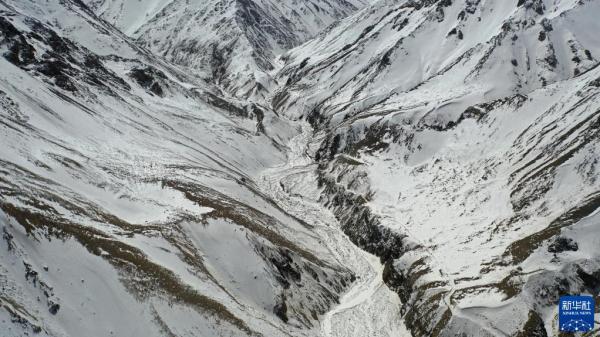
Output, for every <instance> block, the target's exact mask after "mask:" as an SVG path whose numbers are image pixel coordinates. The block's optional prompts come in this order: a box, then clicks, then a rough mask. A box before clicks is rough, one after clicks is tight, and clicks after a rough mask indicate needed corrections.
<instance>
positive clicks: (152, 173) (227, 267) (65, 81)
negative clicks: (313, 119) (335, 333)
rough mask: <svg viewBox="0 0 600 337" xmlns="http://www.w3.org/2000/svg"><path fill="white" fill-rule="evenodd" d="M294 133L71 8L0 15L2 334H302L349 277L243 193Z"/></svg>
mask: <svg viewBox="0 0 600 337" xmlns="http://www.w3.org/2000/svg"><path fill="white" fill-rule="evenodd" d="M136 2H137V1H136ZM296 134H297V130H296V129H295V127H294V126H293V125H292V124H291V123H290V122H289V121H287V120H284V119H282V118H280V117H279V116H277V115H276V114H275V113H274V112H273V111H272V110H271V109H269V108H268V107H266V106H261V105H260V104H250V103H249V102H244V101H240V100H238V99H235V98H232V97H231V96H230V95H227V94H224V93H223V92H222V91H220V90H219V89H217V88H216V86H215V85H213V84H209V83H207V82H205V81H204V80H203V79H202V78H199V77H197V76H195V75H194V74H193V73H192V72H190V71H189V70H187V69H184V68H179V67H178V66H176V65H173V64H171V63H169V62H166V61H164V60H163V59H162V58H160V57H158V56H156V55H154V54H152V53H150V52H149V51H147V50H145V49H143V48H141V47H139V46H138V45H137V44H135V43H133V42H132V41H131V40H129V39H128V38H127V37H125V36H124V35H123V34H122V33H121V32H119V31H118V30H117V29H116V28H115V27H113V26H111V25H110V24H108V23H106V22H105V21H103V20H101V19H99V18H98V17H96V16H95V14H94V13H93V12H91V11H90V9H89V8H88V7H87V6H85V5H84V4H82V3H81V2H79V1H70V0H66V1H65V0H49V1H8V2H7V1H4V2H0V143H1V144H2V146H0V228H1V229H0V231H1V232H2V240H0V252H1V253H0V331H1V332H0V335H2V336H3V337H5V336H6V337H13V336H15V337H21V336H24V335H33V334H35V335H37V336H53V337H58V336H86V335H89V334H90V331H92V332H93V334H94V335H103V336H109V335H114V336H124V335H135V336H139V335H144V336H157V337H158V336H161V337H162V336H186V335H188V336H189V335H202V336H261V335H262V336H276V335H281V332H282V331H284V333H285V335H288V336H305V335H306V331H313V330H314V328H315V326H318V324H319V316H320V315H322V314H323V313H325V312H327V311H328V310H330V308H331V307H332V306H333V305H334V304H335V303H337V302H338V300H339V297H340V295H341V294H342V293H343V292H344V291H346V289H347V288H348V286H349V285H350V284H351V282H352V279H353V277H354V275H353V273H352V271H350V270H348V269H347V268H345V267H344V266H343V265H341V264H340V262H339V261H338V260H337V259H336V258H335V257H333V256H332V255H331V252H329V251H327V250H326V249H324V248H323V246H322V244H321V243H320V242H319V240H318V238H315V237H314V236H312V235H311V233H310V229H309V228H307V227H306V224H304V223H302V222H301V221H299V220H298V219H297V218H295V217H293V216H290V215H289V214H288V213H286V212H285V211H283V210H282V209H281V208H279V207H278V206H277V204H276V203H275V202H274V201H273V200H270V199H268V198H267V197H266V196H265V195H264V194H263V193H262V192H261V191H258V190H257V187H256V185H255V184H254V182H253V180H252V179H253V177H255V176H256V174H258V172H261V171H262V170H264V169H265V168H267V167H271V166H275V165H277V164H279V163H281V162H283V161H284V160H285V158H286V155H285V152H284V146H283V144H285V143H286V142H287V141H288V140H289V139H290V138H291V137H293V136H294V135H296ZM240 284H243V285H244V286H243V287H240ZM282 294H283V296H282Z"/></svg>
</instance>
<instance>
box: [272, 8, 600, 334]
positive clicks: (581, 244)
mask: <svg viewBox="0 0 600 337" xmlns="http://www.w3.org/2000/svg"><path fill="white" fill-rule="evenodd" d="M599 11H600V7H599V3H598V2H594V1H560V2H558V1H516V0H515V1H403V2H392V1H381V2H378V3H375V4H373V6H371V7H369V8H366V9H364V10H362V11H360V12H358V13H357V14H355V15H353V16H351V17H349V18H347V19H344V20H343V21H342V22H340V23H339V24H338V25H336V26H335V27H334V28H332V29H331V30H330V31H329V32H328V33H327V34H325V35H322V36H319V37H318V38H316V39H314V40H311V41H309V42H307V43H306V44H305V45H303V46H300V47H298V48H296V49H294V50H291V51H290V52H288V53H287V54H285V55H284V56H283V58H284V59H285V60H286V65H285V66H284V67H283V69H282V71H281V72H280V73H279V74H278V77H277V79H278V82H279V83H285V85H281V86H280V89H279V92H278V93H277V95H276V96H275V98H274V100H273V106H274V107H275V108H276V110H277V111H280V113H285V114H287V115H289V116H291V117H293V118H306V119H307V120H308V121H310V122H311V123H312V124H313V126H315V128H316V129H317V131H319V133H318V134H321V135H323V136H324V137H325V140H324V141H323V142H322V144H321V147H320V150H319V152H318V153H317V155H316V159H317V160H318V161H319V162H320V170H319V176H320V184H321V185H322V186H323V188H324V190H323V195H322V202H323V203H324V204H325V205H327V206H328V207H330V208H331V209H332V210H333V211H334V212H335V213H336V215H337V217H338V219H339V220H340V221H341V222H342V224H343V228H344V231H345V232H346V233H347V234H348V235H349V236H350V237H351V239H352V240H353V241H354V242H355V243H356V244H358V245H359V246H361V247H363V248H364V249H366V250H367V251H370V252H373V253H375V254H377V255H378V256H380V257H381V258H382V260H383V261H385V263H386V271H385V272H384V278H385V279H386V283H387V284H388V285H389V286H390V287H392V288H394V289H395V290H396V291H397V292H398V294H399V295H400V297H401V299H402V301H403V303H404V310H405V315H404V320H405V324H406V325H407V327H408V328H409V329H410V330H411V332H412V334H413V336H454V335H460V334H466V335H468V336H497V335H503V336H506V335H508V336H532V335H535V336H547V335H558V331H557V328H556V327H557V324H556V320H557V312H556V310H557V309H556V303H557V301H558V296H559V295H561V294H569V293H575V294H577V293H587V294H591V295H594V296H598V292H597V289H598V286H599V285H600V277H598V275H599V274H600V257H599V256H598V254H597V253H596V252H595V250H594V249H593V248H592V247H594V246H596V245H597V244H598V240H599V238H600V233H599V232H598V227H597V226H594V225H593V224H594V223H596V222H597V221H598V215H597V209H598V208H599V207H600V204H599V202H598V200H599V199H598V193H599V192H600V185H599V183H598V180H597V179H596V178H595V177H597V176H598V174H599V173H600V172H599V171H598V166H597V161H598V159H597V158H598V157H599V155H600V152H599V147H598V146H599V144H598V139H599V138H598V130H599V128H598V127H599V125H600V124H598V123H600V119H599V118H600V113H599V111H600V97H599V96H598V95H599V94H600V91H599V87H598V83H599V80H598V79H599V78H600V67H598V55H600V50H599V49H598V48H599V47H600V40H599V39H598V37H597V36H596V34H594V33H593V32H595V31H597V29H598V28H599V26H598V24H597V22H596V20H595V19H594V15H595V14H594V13H598V12H599Z"/></svg>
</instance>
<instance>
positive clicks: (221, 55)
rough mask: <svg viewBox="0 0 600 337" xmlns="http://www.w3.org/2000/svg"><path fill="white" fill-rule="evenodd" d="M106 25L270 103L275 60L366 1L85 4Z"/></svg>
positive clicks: (99, 0)
mask: <svg viewBox="0 0 600 337" xmlns="http://www.w3.org/2000/svg"><path fill="white" fill-rule="evenodd" d="M86 2H87V3H88V4H89V5H90V7H91V8H93V9H94V11H95V12H96V13H97V14H98V15H100V16H102V17H103V18H104V19H106V20H107V21H108V22H110V23H112V24H114V25H115V26H116V27H118V28H120V29H121V30H122V31H123V32H125V33H126V34H127V35H129V36H131V37H133V38H135V39H137V40H138V42H140V43H141V44H142V45H144V46H146V47H147V48H148V49H150V50H152V51H154V52H155V53H157V54H158V55H162V56H164V57H165V58H166V59H168V60H170V61H173V62H174V63H176V64H179V65H183V66H187V67H191V68H193V69H194V71H195V72H196V73H202V74H203V76H204V77H205V78H208V79H210V80H211V81H213V82H216V83H217V84H219V85H220V86H222V87H223V88H225V89H226V90H227V91H229V92H231V93H233V94H234V95H237V96H240V97H259V98H260V97H262V96H265V95H268V88H269V87H270V86H271V85H272V78H271V77H270V76H269V72H271V71H272V70H273V69H274V68H275V66H276V63H275V56H277V55H279V54H281V53H282V52H284V51H286V50H288V49H290V48H292V47H295V46H297V45H299V44H300V43H302V42H305V41H306V40H307V39H308V38H310V37H313V36H315V35H316V34H317V33H319V32H320V31H322V30H323V29H324V28H326V27H327V26H329V25H331V24H332V23H333V22H334V21H335V20H337V19H341V18H343V17H346V16H347V15H349V14H350V13H352V12H354V11H356V10H357V9H358V8H360V7H363V6H364V5H366V3H367V1H366V0H309V1H298V0H284V1H281V0H258V1H250V0H205V1H187V0H152V1H143V2H140V1H138V0H86Z"/></svg>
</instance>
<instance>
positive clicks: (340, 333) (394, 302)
mask: <svg viewBox="0 0 600 337" xmlns="http://www.w3.org/2000/svg"><path fill="white" fill-rule="evenodd" d="M299 127H300V128H301V129H302V132H301V133H300V134H299V135H298V136H296V137H294V138H293V139H292V140H291V142H290V144H289V145H288V146H289V152H288V153H289V155H288V160H287V162H286V163H285V164H283V165H280V166H277V167H273V168H270V169H268V170H265V171H263V172H262V173H261V174H260V176H259V178H258V179H257V183H258V184H259V185H260V187H261V189H262V190H263V191H264V192H265V193H267V194H269V195H270V196H271V198H272V199H273V200H276V201H277V202H278V203H279V205H280V206H281V207H282V208H283V209H285V210H286V211H287V212H289V213H290V214H292V215H294V216H296V217H298V218H299V219H301V220H303V221H305V222H307V223H308V224H309V225H312V226H314V228H315V233H316V234H317V235H318V236H319V237H321V238H322V240H323V245H324V246H326V247H327V248H328V249H329V250H330V251H331V253H332V255H333V256H335V257H336V259H337V260H338V261H339V263H340V264H341V265H344V266H346V267H347V268H349V269H351V270H352V271H353V272H354V273H355V274H356V281H355V282H354V283H353V285H352V286H351V287H350V289H349V291H348V292H347V293H346V294H345V295H344V296H343V297H342V298H341V300H340V303H339V304H338V305H337V306H335V307H333V308H332V310H331V311H329V312H328V313H326V314H325V315H324V317H323V318H322V323H321V326H320V330H321V331H320V334H321V336H324V337H344V336H365V337H371V336H373V337H392V336H395V337H405V336H410V333H409V332H408V331H407V330H406V328H405V326H404V323H403V321H402V319H401V314H400V307H401V303H400V300H399V298H398V296H397V294H395V293H394V292H392V291H391V290H390V289H389V288H388V287H387V286H386V285H385V284H384V282H383V278H382V272H383V265H382V264H381V262H380V261H379V259H378V258H377V257H375V256H373V255H371V254H369V253H366V252H365V251H363V250H361V249H360V248H358V247H356V246H355V245H354V244H353V243H352V242H351V241H350V240H349V239H348V237H347V236H346V235H345V234H344V233H343V232H342V230H341V229H340V225H339V223H338V221H337V220H336V218H335V217H334V215H333V214H332V213H331V212H330V211H329V210H327V209H326V208H324V207H323V206H321V205H320V204H319V203H318V196H319V191H318V187H317V186H316V185H317V183H316V181H317V179H316V176H315V166H314V164H313V163H312V160H311V158H310V157H309V155H308V152H309V151H310V147H311V139H313V133H312V129H311V128H310V126H309V125H307V124H301V125H299Z"/></svg>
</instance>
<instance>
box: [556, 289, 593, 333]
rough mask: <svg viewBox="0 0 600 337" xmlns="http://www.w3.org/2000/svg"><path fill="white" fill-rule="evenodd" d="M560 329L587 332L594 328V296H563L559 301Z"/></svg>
mask: <svg viewBox="0 0 600 337" xmlns="http://www.w3.org/2000/svg"><path fill="white" fill-rule="evenodd" d="M558 327H559V330H560V331H569V332H585V331H591V330H592V329H594V298H593V297H592V296H562V297H561V298H560V300H559V302H558Z"/></svg>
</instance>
